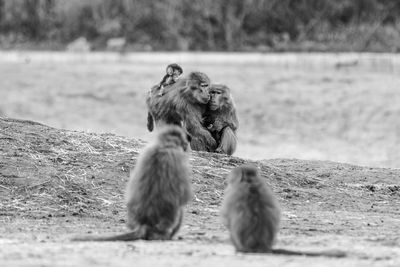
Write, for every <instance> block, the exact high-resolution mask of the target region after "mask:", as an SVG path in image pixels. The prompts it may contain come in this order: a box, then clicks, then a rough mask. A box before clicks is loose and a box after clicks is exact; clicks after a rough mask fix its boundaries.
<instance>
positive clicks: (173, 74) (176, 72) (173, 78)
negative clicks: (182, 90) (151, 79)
mask: <svg viewBox="0 0 400 267" xmlns="http://www.w3.org/2000/svg"><path fill="white" fill-rule="evenodd" d="M165 72H166V74H165V76H164V78H163V79H162V80H161V82H160V83H159V92H158V94H159V95H160V96H162V95H163V94H164V87H165V86H168V85H171V84H174V83H176V82H177V81H178V79H179V77H180V76H181V75H182V73H183V69H182V68H181V66H179V65H178V64H176V63H172V64H169V65H168V66H167V69H166V70H165Z"/></svg>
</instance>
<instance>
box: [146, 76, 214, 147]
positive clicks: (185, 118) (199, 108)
mask: <svg viewBox="0 0 400 267" xmlns="http://www.w3.org/2000/svg"><path fill="white" fill-rule="evenodd" d="M209 84H210V79H209V78H208V76H207V75H205V74H204V73H201V72H192V73H190V74H189V75H188V77H186V78H183V79H180V80H178V82H177V83H175V84H173V85H171V86H168V87H166V88H165V89H166V90H165V94H164V95H163V96H159V95H158V94H157V86H155V87H153V88H152V90H151V92H150V93H149V95H148V97H147V99H146V103H147V107H148V110H149V113H150V115H149V116H148V123H147V128H148V129H149V131H151V129H153V128H154V124H155V125H160V124H175V125H178V126H182V127H184V129H185V130H186V131H187V132H188V133H189V134H190V136H191V137H192V141H191V142H190V145H191V148H192V149H193V150H197V151H214V150H215V148H216V142H215V139H214V138H213V137H212V135H211V134H210V132H209V131H208V130H207V129H206V128H205V127H204V126H203V124H202V122H203V115H204V113H205V110H206V108H207V103H208V101H209V100H210V95H209V92H208V89H209V88H208V87H209V86H208V85H209Z"/></svg>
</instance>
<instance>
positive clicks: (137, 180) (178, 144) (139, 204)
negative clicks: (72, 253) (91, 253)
mask: <svg viewBox="0 0 400 267" xmlns="http://www.w3.org/2000/svg"><path fill="white" fill-rule="evenodd" d="M187 138H188V136H187V134H186V133H185V132H184V131H183V130H182V129H181V127H179V126H175V125H168V126H165V127H163V128H161V127H160V131H159V133H158V136H157V140H156V142H155V143H154V144H151V145H149V146H148V147H147V148H145V150H144V151H143V152H142V153H141V154H140V156H139V158H138V160H137V163H136V166H135V167H134V169H133V171H132V172H131V175H130V180H129V182H128V186H127V189H126V203H127V204H126V207H127V214H128V220H127V226H128V228H129V229H130V230H131V232H128V233H125V234H121V235H114V236H108V237H90V236H89V237H78V238H74V239H73V240H74V241H130V240H137V239H145V240H169V239H172V237H173V236H174V235H175V234H176V233H177V231H178V230H179V228H180V225H181V222H182V216H183V207H184V206H185V205H186V204H187V203H188V202H189V200H190V199H191V197H192V189H191V182H190V174H191V168H190V165H189V158H188V149H189V142H188V139H187Z"/></svg>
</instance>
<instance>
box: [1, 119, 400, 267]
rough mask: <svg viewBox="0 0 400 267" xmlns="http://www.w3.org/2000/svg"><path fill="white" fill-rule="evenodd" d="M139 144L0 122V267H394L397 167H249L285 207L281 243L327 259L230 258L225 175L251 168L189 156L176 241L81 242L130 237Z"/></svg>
mask: <svg viewBox="0 0 400 267" xmlns="http://www.w3.org/2000/svg"><path fill="white" fill-rule="evenodd" d="M143 145H144V143H143V142H142V141H140V140H137V139H130V138H126V137H121V136H115V135H111V134H102V135H100V134H93V133H85V132H73V131H68V130H59V129H56V128H49V127H47V126H44V125H41V124H37V123H33V122H29V121H18V120H12V119H0V152H1V153H0V244H1V245H0V266H128V265H129V266H132V265H135V266H136V265H137V266H155V265H157V266H188V265H196V266H212V265H218V266H228V265H229V266H266V265H268V266H393V267H394V266H399V265H400V230H399V229H400V228H399V225H400V184H399V176H400V170H396V169H384V168H371V167H358V166H354V165H348V164H341V163H335V162H328V161H303V160H288V159H275V160H264V161H257V162H255V161H253V162H251V163H253V164H255V165H257V166H258V167H259V169H260V171H261V174H262V176H263V177H264V178H265V182H266V183H268V184H269V185H270V186H271V187H272V189H273V191H274V192H275V194H276V195H277V197H278V199H279V201H280V203H281V205H282V209H283V216H282V224H281V230H280V234H279V237H278V239H279V240H278V242H277V244H276V247H280V248H286V249H297V250H307V251H322V250H327V249H340V250H344V251H346V252H347V253H348V255H347V257H345V258H341V259H331V258H325V257H318V258H310V257H303V256H301V257H299V256H277V255H243V254H237V253H235V252H234V250H233V247H232V246H231V244H230V242H229V237H228V233H227V231H226V230H225V229H224V227H223V226H222V224H221V222H220V218H219V206H220V203H221V199H222V197H223V189H224V187H225V185H226V181H225V177H226V174H227V173H228V172H229V171H230V169H232V168H233V167H235V166H238V165H240V164H243V163H245V162H247V161H246V160H243V159H241V158H237V157H226V156H223V155H218V154H210V153H197V152H193V153H192V154H191V164H192V166H193V177H192V183H193V188H194V192H195V197H194V199H193V201H192V202H191V204H190V205H189V206H188V207H187V208H186V210H185V212H186V214H185V219H184V223H183V226H182V228H181V230H180V231H179V233H178V237H177V238H176V239H174V240H173V241H168V242H166V241H164V242H158V241H153V242H150V241H137V242H126V243H124V242H115V243H110V242H104V243H99V242H95V243H90V244H89V243H82V242H70V241H69V239H70V238H71V237H73V236H76V235H81V234H88V233H93V234H104V233H117V232H122V231H124V223H125V211H124V205H123V201H122V194H123V191H124V187H125V183H126V181H127V179H128V175H129V169H130V168H131V167H133V166H134V164H135V161H136V157H137V155H138V153H140V151H141V149H142V147H143Z"/></svg>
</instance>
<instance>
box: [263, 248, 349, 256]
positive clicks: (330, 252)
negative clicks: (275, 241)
mask: <svg viewBox="0 0 400 267" xmlns="http://www.w3.org/2000/svg"><path fill="white" fill-rule="evenodd" d="M271 252H272V253H273V254H282V255H295V256H308V257H331V258H343V257H346V253H345V252H343V251H340V250H328V251H321V252H305V251H293V250H286V249H280V248H277V249H272V251H271Z"/></svg>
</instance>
